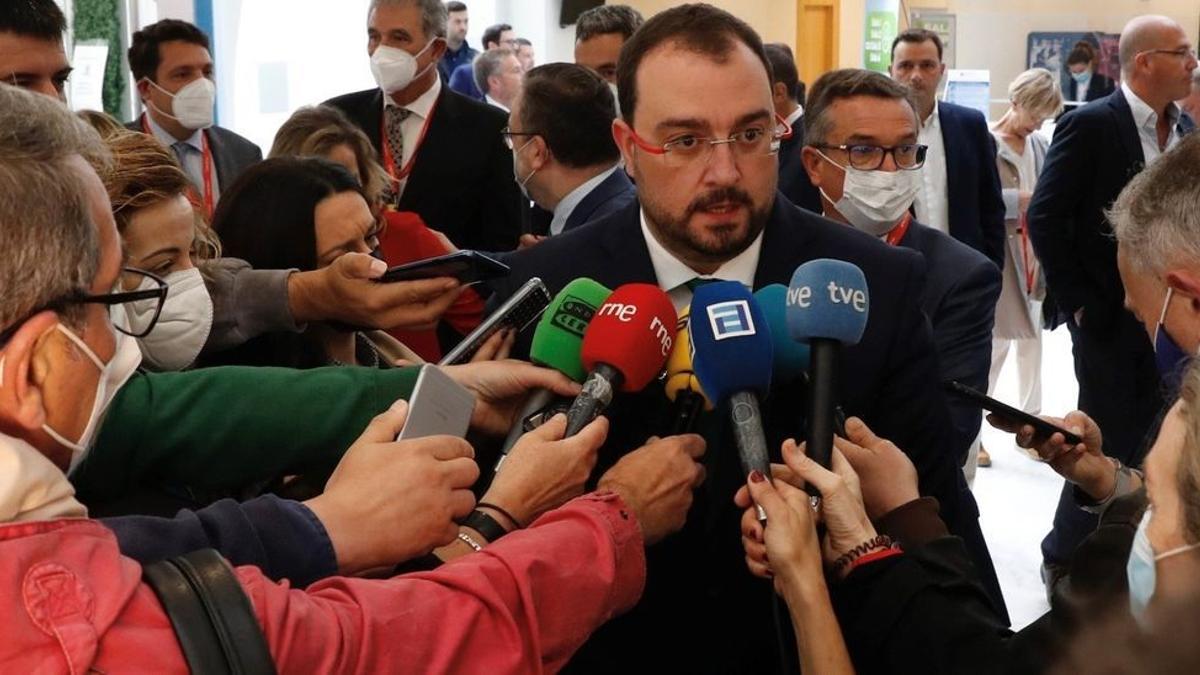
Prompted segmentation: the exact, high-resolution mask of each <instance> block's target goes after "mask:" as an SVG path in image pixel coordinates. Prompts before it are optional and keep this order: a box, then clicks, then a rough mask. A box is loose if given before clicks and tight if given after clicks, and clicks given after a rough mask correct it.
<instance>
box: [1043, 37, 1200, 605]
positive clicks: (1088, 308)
mask: <svg viewBox="0 0 1200 675" xmlns="http://www.w3.org/2000/svg"><path fill="white" fill-rule="evenodd" d="M1118 49H1119V54H1120V59H1121V80H1122V81H1121V86H1120V87H1118V88H1117V90H1116V91H1114V92H1113V93H1112V94H1109V95H1108V96H1106V97H1104V98H1101V99H1098V100H1096V101H1092V102H1091V103H1089V104H1087V105H1085V106H1082V107H1080V108H1077V109H1075V110H1073V111H1071V112H1068V113H1067V114H1066V115H1064V116H1063V118H1062V120H1061V121H1060V122H1059V123H1058V126H1057V128H1056V129H1055V131H1054V141H1053V142H1052V143H1051V145H1050V150H1049V152H1048V153H1047V155H1046V164H1045V168H1044V169H1043V171H1042V174H1041V177H1040V178H1039V179H1038V186H1037V190H1036V191H1035V192H1034V194H1033V199H1032V201H1031V203H1030V204H1029V210H1028V212H1027V215H1026V219H1027V222H1028V224H1029V235H1030V239H1031V241H1032V243H1033V247H1034V250H1035V251H1036V252H1037V256H1038V259H1039V260H1040V261H1041V263H1042V269H1043V270H1044V271H1045V275H1046V285H1047V289H1046V291H1047V298H1046V302H1045V310H1044V311H1045V314H1046V318H1047V320H1048V322H1049V323H1050V324H1051V325H1052V326H1057V325H1058V324H1062V323H1065V324H1066V325H1067V328H1068V329H1069V330H1070V331H1071V341H1072V343H1073V344H1074V349H1073V354H1074V357H1075V376H1076V378H1078V380H1079V408H1080V410H1082V411H1083V412H1085V413H1087V414H1088V415H1090V416H1091V417H1092V419H1094V420H1095V421H1096V423H1097V424H1098V425H1099V426H1100V427H1101V428H1102V429H1104V436H1105V447H1106V448H1113V449H1114V453H1113V456H1114V457H1116V458H1117V459H1119V460H1121V461H1122V462H1125V463H1129V461H1130V460H1131V459H1132V453H1133V452H1135V451H1136V449H1137V448H1138V447H1139V446H1140V443H1141V439H1142V438H1144V437H1146V435H1147V434H1148V432H1149V431H1150V427H1151V425H1152V424H1153V423H1154V420H1155V417H1156V415H1157V413H1158V412H1159V410H1160V409H1161V408H1162V406H1163V394H1162V387H1161V386H1160V379H1159V372H1158V368H1157V367H1156V357H1157V354H1156V352H1155V349H1154V348H1152V346H1151V345H1150V344H1148V343H1147V342H1146V339H1145V335H1144V332H1143V330H1142V328H1141V326H1140V325H1139V324H1138V322H1137V321H1136V320H1135V319H1134V317H1133V316H1132V315H1130V314H1129V313H1128V312H1126V311H1125V309H1124V308H1123V307H1122V299H1123V298H1124V295H1125V288H1124V286H1123V285H1122V283H1121V279H1120V276H1119V274H1118V268H1117V244H1116V242H1115V241H1114V240H1113V237H1112V230H1111V226H1110V224H1109V222H1108V219H1107V217H1106V216H1105V209H1107V208H1108V207H1109V206H1110V205H1111V204H1112V203H1113V201H1114V200H1115V199H1116V198H1117V195H1118V194H1120V192H1121V190H1122V189H1123V188H1124V187H1125V185H1126V184H1127V183H1128V182H1129V180H1130V179H1131V178H1132V177H1133V176H1134V175H1135V174H1137V173H1138V172H1139V171H1141V170H1142V168H1143V167H1145V166H1146V165H1148V164H1150V163H1152V162H1154V161H1155V160H1156V159H1157V158H1158V156H1159V155H1160V154H1162V153H1163V152H1165V151H1166V150H1168V149H1169V148H1171V147H1173V146H1174V145H1175V144H1176V143H1178V142H1179V139H1180V138H1181V137H1182V136H1183V135H1184V134H1187V133H1190V132H1191V131H1192V130H1193V129H1194V128H1195V123H1194V121H1193V120H1192V119H1191V118H1190V117H1189V116H1188V115H1186V114H1183V113H1181V111H1180V109H1179V106H1178V105H1176V103H1175V101H1176V100H1178V99H1181V98H1183V97H1185V96H1187V94H1188V91H1189V89H1190V87H1191V76H1192V72H1193V71H1194V70H1195V69H1196V65H1197V64H1196V51H1195V48H1194V46H1193V45H1192V44H1191V43H1190V42H1189V40H1188V38H1187V34H1186V33H1185V32H1184V30H1183V28H1182V27H1181V26H1180V25H1179V24H1178V23H1176V22H1175V21H1174V20H1172V19H1169V18H1167V17H1163V16H1140V17H1137V18H1135V19H1132V20H1131V21H1130V22H1129V23H1128V24H1126V25H1125V28H1124V30H1122V31H1121V39H1120V44H1119V48H1118ZM1095 523H1096V520H1095V516H1092V515H1090V514H1086V513H1083V512H1081V511H1080V510H1079V509H1076V508H1074V506H1073V505H1072V503H1071V496H1070V490H1069V486H1067V487H1064V490H1063V493H1062V497H1061V499H1060V500H1059V507H1058V511H1057V512H1056V514H1055V518H1054V529H1053V530H1052V531H1051V532H1050V534H1049V535H1047V537H1046V538H1045V539H1044V540H1043V541H1042V555H1043V562H1044V567H1043V578H1044V579H1045V581H1046V583H1047V589H1048V590H1052V587H1053V586H1054V582H1055V580H1056V579H1057V578H1058V577H1059V576H1060V573H1061V571H1062V570H1063V569H1064V567H1065V565H1066V564H1067V563H1068V562H1069V560H1070V557H1071V555H1072V552H1073V551H1074V550H1075V547H1076V545H1077V544H1078V543H1079V541H1080V540H1081V538H1082V537H1083V536H1084V535H1085V534H1086V533H1088V532H1090V531H1091V530H1092V529H1093V528H1094V527H1095Z"/></svg>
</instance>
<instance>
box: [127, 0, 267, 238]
mask: <svg viewBox="0 0 1200 675" xmlns="http://www.w3.org/2000/svg"><path fill="white" fill-rule="evenodd" d="M128 56H129V68H130V69H131V70H132V71H133V79H134V80H135V81H136V83H137V90H138V94H139V95H140V96H141V97H142V103H143V104H144V105H145V106H146V112H145V113H143V114H142V115H141V116H140V117H138V118H137V119H136V120H134V121H132V122H130V123H129V124H128V125H126V126H127V127H128V128H129V129H131V130H132V131H141V132H143V133H147V134H151V135H153V136H154V137H155V138H157V139H158V142H159V143H162V144H163V145H165V146H167V147H168V148H170V149H171V151H172V152H174V153H175V156H176V157H178V158H179V164H180V166H182V167H183V170H184V172H185V173H186V174H187V175H188V178H190V179H191V181H192V188H193V190H194V201H195V203H196V204H197V205H198V206H199V207H200V208H201V212H202V213H203V214H204V215H205V217H206V218H208V219H210V220H211V219H212V216H213V212H214V211H215V209H216V207H217V201H218V200H219V199H220V198H221V189H222V188H223V187H229V186H230V185H233V181H235V180H237V177H238V176H239V175H241V173H242V171H244V170H245V169H246V167H248V166H250V165H251V164H254V163H256V162H261V161H262V150H260V149H259V147H258V146H257V145H255V144H253V143H251V142H250V141H248V140H246V139H245V138H242V137H241V136H239V135H237V134H235V133H234V132H232V131H230V130H229V129H225V128H223V127H219V126H216V125H214V124H213V115H214V113H215V106H216V93H217V87H216V84H214V83H213V77H214V75H213V63H212V56H211V55H210V54H209V42H208V36H207V35H205V34H204V33H203V32H202V31H201V30H200V29H199V28H197V27H195V26H193V25H192V24H190V23H187V22H186V21H178V20H175V19H164V20H162V21H159V22H158V23H153V24H150V25H149V26H146V27H145V28H143V29H141V30H139V31H137V32H135V33H134V34H133V42H132V44H130V46H129V54H128Z"/></svg>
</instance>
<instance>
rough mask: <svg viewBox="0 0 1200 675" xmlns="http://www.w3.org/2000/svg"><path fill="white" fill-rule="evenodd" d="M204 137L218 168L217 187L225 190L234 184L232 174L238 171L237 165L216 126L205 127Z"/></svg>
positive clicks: (214, 164) (214, 163)
mask: <svg viewBox="0 0 1200 675" xmlns="http://www.w3.org/2000/svg"><path fill="white" fill-rule="evenodd" d="M204 138H205V140H207V141H208V150H209V152H211V153H212V160H213V167H214V168H215V169H216V170H217V189H218V190H220V191H222V192H224V191H225V190H228V189H229V186H230V185H231V184H232V182H233V181H232V176H233V174H234V173H235V172H236V171H237V167H236V166H235V165H234V160H233V157H230V156H229V154H230V153H228V152H226V151H225V142H224V141H223V140H222V139H221V136H220V134H218V133H217V131H216V128H215V127H210V128H208V129H205V130H204Z"/></svg>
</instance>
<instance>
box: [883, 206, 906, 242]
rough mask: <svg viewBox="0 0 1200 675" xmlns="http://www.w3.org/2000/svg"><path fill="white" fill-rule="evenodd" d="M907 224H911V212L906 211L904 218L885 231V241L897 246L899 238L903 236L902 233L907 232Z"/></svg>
mask: <svg viewBox="0 0 1200 675" xmlns="http://www.w3.org/2000/svg"><path fill="white" fill-rule="evenodd" d="M909 225H912V214H911V213H906V214H904V218H903V219H901V220H900V222H899V223H896V226H895V227H893V228H892V231H891V232H888V233H887V243H888V244H890V245H892V246H899V245H900V240H901V239H903V238H904V235H906V234H908V226H909Z"/></svg>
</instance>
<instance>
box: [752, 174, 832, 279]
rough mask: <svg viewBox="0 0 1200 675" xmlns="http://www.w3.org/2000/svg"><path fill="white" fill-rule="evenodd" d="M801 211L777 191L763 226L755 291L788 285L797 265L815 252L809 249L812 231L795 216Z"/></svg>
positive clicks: (755, 274) (755, 273) (755, 276)
mask: <svg viewBox="0 0 1200 675" xmlns="http://www.w3.org/2000/svg"><path fill="white" fill-rule="evenodd" d="M798 212H799V209H798V208H797V207H795V206H793V205H792V203H791V202H789V201H788V200H787V198H786V197H784V196H783V195H782V194H781V193H776V194H775V204H774V206H772V207H771V217H770V218H769V219H768V221H767V226H766V228H764V229H763V242H762V248H761V249H760V252H759V254H758V267H757V268H756V269H755V271H754V290H758V289H760V288H762V287H763V286H768V285H770V284H774V283H782V284H787V283H788V281H790V280H791V278H792V273H793V272H795V271H796V268H797V267H798V266H800V264H801V263H803V262H805V261H806V260H808V259H810V258H811V257H812V254H813V252H812V251H809V250H806V246H807V244H808V243H809V242H810V240H811V237H812V232H811V231H810V230H809V229H808V228H807V227H805V224H804V222H803V221H802V220H801V219H799V218H797V217H796V214H797V213H798ZM814 217H817V216H814Z"/></svg>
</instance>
